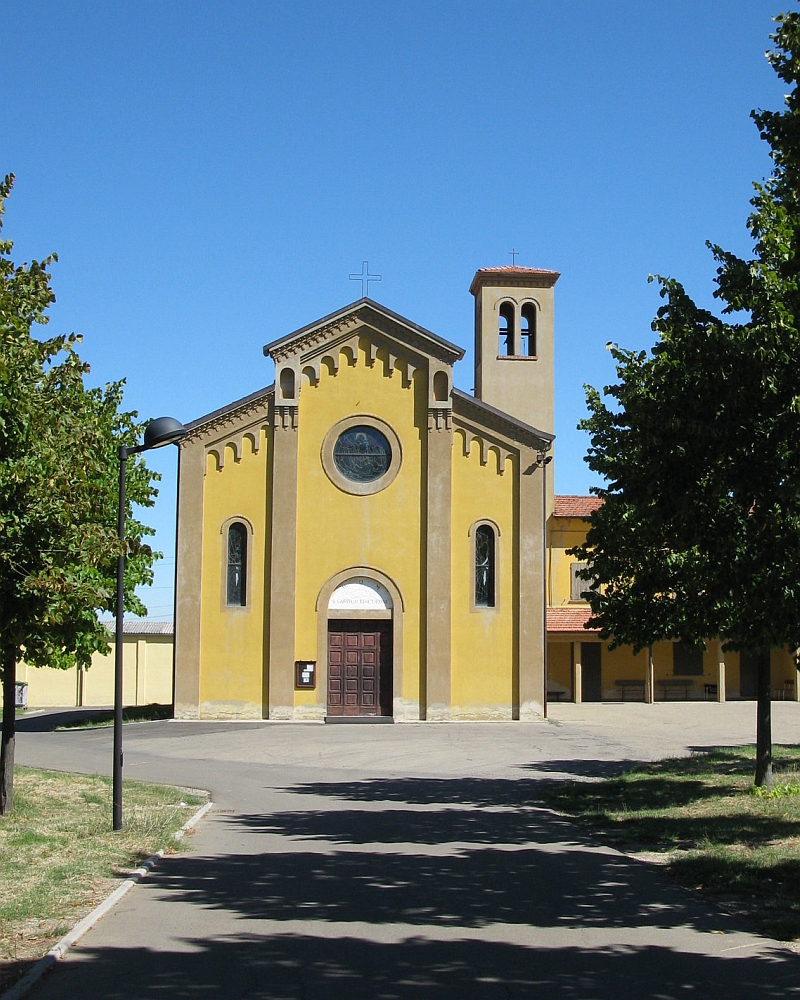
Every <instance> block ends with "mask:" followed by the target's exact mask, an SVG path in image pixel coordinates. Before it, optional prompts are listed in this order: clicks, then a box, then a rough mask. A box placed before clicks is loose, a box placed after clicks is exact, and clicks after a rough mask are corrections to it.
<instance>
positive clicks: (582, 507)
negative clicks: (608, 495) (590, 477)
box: [553, 496, 603, 517]
mask: <svg viewBox="0 0 800 1000" xmlns="http://www.w3.org/2000/svg"><path fill="white" fill-rule="evenodd" d="M602 506H603V501H602V500H601V499H600V497H585V496H557V497H554V498H553V513H554V514H555V516H556V517H588V516H589V515H590V514H591V513H592V512H593V511H595V510H597V508H598V507H602Z"/></svg>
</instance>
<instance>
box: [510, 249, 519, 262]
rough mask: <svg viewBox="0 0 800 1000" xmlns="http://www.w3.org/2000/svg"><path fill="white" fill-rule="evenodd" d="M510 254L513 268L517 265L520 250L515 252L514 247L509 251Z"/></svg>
mask: <svg viewBox="0 0 800 1000" xmlns="http://www.w3.org/2000/svg"><path fill="white" fill-rule="evenodd" d="M508 253H509V256H510V257H511V266H512V267H515V266H516V263H517V254H518V253H519V250H515V249H514V247H512V248H511V249H510V250H509V251H508Z"/></svg>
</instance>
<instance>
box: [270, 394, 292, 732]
mask: <svg viewBox="0 0 800 1000" xmlns="http://www.w3.org/2000/svg"><path fill="white" fill-rule="evenodd" d="M272 416H273V420H272V436H273V437H272V440H273V444H272V484H271V496H272V530H271V533H270V537H271V551H270V579H269V593H270V602H269V691H268V705H269V710H268V711H269V718H270V719H291V718H292V715H293V710H294V640H295V582H296V575H297V425H298V407H297V405H281V404H277V403H276V404H275V406H274V407H273V414H272Z"/></svg>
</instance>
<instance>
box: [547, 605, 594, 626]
mask: <svg viewBox="0 0 800 1000" xmlns="http://www.w3.org/2000/svg"><path fill="white" fill-rule="evenodd" d="M591 617H592V609H591V608H586V607H582V608H548V609H547V631H548V632H599V631H600V630H599V629H596V628H592V629H587V628H586V622H588V621H589V619H590V618H591Z"/></svg>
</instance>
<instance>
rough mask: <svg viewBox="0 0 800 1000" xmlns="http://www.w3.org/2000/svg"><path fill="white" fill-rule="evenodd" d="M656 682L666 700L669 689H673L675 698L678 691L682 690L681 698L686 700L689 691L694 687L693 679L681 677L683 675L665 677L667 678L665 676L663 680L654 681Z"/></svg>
mask: <svg viewBox="0 0 800 1000" xmlns="http://www.w3.org/2000/svg"><path fill="white" fill-rule="evenodd" d="M656 684H657V685H658V686H659V687H660V688H661V689H662V690H663V692H664V701H667V700H668V698H669V693H670V691H674V692H675V698H676V700H677V697H678V692H679V691H682V692H683V700H684V701H688V700H689V692H690V691H691V690H692V688H693V687H694V681H693V680H692V679H691V678H690V677H687V678H683V677H667V678H665V679H663V680H659V681H656Z"/></svg>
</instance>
